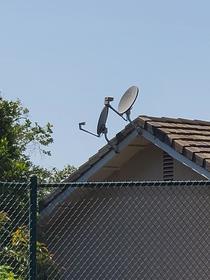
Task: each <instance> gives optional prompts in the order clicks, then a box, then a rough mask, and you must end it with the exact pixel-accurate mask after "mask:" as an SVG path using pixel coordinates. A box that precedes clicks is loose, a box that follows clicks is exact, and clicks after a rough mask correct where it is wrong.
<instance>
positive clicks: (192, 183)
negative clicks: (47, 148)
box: [39, 181, 210, 189]
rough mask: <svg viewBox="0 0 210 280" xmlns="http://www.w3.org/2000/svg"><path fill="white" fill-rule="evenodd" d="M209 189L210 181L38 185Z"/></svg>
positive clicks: (52, 184) (50, 185)
mask: <svg viewBox="0 0 210 280" xmlns="http://www.w3.org/2000/svg"><path fill="white" fill-rule="evenodd" d="M153 186H154V187H170V186H171V187H172V186H180V187H185V186H186V187H195V186H204V187H210V181H120V182H69V183H50V184H47V183H45V184H43V183H42V184H39V188H63V189H66V188H69V187H70V188H79V187H81V188H104V187H105V188H107V187H120V188H121V187H153Z"/></svg>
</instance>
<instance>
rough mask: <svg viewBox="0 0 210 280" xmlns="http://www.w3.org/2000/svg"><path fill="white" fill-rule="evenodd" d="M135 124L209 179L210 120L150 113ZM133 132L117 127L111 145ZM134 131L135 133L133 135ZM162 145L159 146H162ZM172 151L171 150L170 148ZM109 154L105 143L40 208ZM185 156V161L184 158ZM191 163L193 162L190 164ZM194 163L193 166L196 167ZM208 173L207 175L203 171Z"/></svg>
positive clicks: (153, 139) (117, 143)
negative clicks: (117, 131) (118, 129)
mask: <svg viewBox="0 0 210 280" xmlns="http://www.w3.org/2000/svg"><path fill="white" fill-rule="evenodd" d="M134 124H135V125H138V126H139V127H140V128H141V131H142V136H143V137H146V138H147V140H149V141H151V142H153V143H154V144H157V145H158V146H159V147H161V148H164V149H165V150H166V148H168V149H169V153H171V155H172V156H174V157H175V158H176V159H177V160H180V161H182V162H183V163H185V164H187V165H188V166H189V165H190V166H191V168H194V170H196V171H197V172H198V173H200V174H204V175H205V177H206V178H208V179H210V122H207V121H201V120H188V119H181V118H166V117H162V118H159V117H150V116H139V117H138V118H136V119H135V120H134ZM134 132H136V130H135V128H134V126H133V125H131V124H129V125H127V126H126V127H125V128H124V129H123V130H122V131H120V132H119V133H118V134H117V135H116V136H115V137H114V138H113V139H112V140H111V143H112V144H113V145H121V143H123V142H124V147H125V145H126V144H128V142H126V139H128V138H129V136H131V135H132V134H133V133H134ZM136 135H137V132H136V134H134V137H136ZM161 145H162V146H161ZM171 151H172V152H171ZM110 152H111V153H112V157H113V156H114V154H115V153H114V151H113V149H112V147H111V146H110V145H105V146H104V147H103V148H101V149H100V150H99V151H98V152H97V153H96V154H95V155H94V156H92V157H91V158H89V160H88V161H87V162H86V163H84V164H83V165H81V166H80V167H79V169H78V170H77V171H75V172H74V173H73V174H72V175H70V177H69V178H67V179H66V180H65V181H64V182H63V183H64V184H65V183H67V184H66V185H65V186H64V188H58V189H56V190H55V192H53V193H52V194H51V195H49V197H47V198H46V199H45V201H44V202H43V208H44V207H46V206H47V205H49V204H50V203H51V201H52V200H54V199H56V198H58V197H59V196H60V194H61V193H64V192H65V191H66V192H67V191H68V193H69V194H70V193H71V191H72V190H71V189H69V188H68V186H69V185H68V183H70V182H79V181H80V180H81V178H82V176H83V175H84V176H85V174H87V173H88V172H90V171H92V170H94V167H95V166H96V165H97V164H98V163H100V162H101V161H102V162H103V159H105V158H106V157H108V156H109V154H110ZM184 159H186V160H187V162H185V161H184ZM189 163H192V164H189ZM195 167H196V168H195ZM206 174H207V175H206Z"/></svg>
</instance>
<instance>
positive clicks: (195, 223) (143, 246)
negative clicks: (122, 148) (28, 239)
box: [39, 182, 210, 280]
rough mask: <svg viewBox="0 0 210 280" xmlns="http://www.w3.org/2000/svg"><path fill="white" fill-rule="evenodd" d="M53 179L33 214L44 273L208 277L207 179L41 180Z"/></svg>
mask: <svg viewBox="0 0 210 280" xmlns="http://www.w3.org/2000/svg"><path fill="white" fill-rule="evenodd" d="M55 187H56V188H57V190H56V192H57V193H58V189H59V188H60V189H61V191H60V192H62V195H60V196H57V197H55V198H54V199H52V200H51V201H48V206H46V207H45V208H44V209H43V210H42V212H41V217H40V221H39V232H40V234H41V235H42V239H43V241H44V242H46V243H47V245H48V248H49V250H50V252H51V254H52V259H53V264H54V265H53V267H51V268H50V269H48V272H47V274H48V279H61V280H62V279H65V280H66V279H72V280H74V279H75V280H90V279H91V280H106V279H107V280H118V279H125V280H136V279H141V280H151V279H152V280H153V279H154V280H158V279H161V280H169V279H173V280H176V279H177V280H182V279H183V280H207V279H209V276H210V273H209V272H210V271H209V267H210V263H209V252H210V250H209V249H210V248H209V245H210V240H209V231H210V224H209V217H210V201H209V191H210V186H209V184H207V183H205V182H202V183H198V182H197V183H195V182H194V183H191V182H188V183H181V182H173V183H145V182H144V183H97V184H94V183H92V184H91V183H86V184H77V185H75V184H72V185H48V186H47V185H42V186H41V188H44V189H46V190H47V191H49V190H50V188H55ZM70 189H71V191H69V190H70ZM67 194H68V195H67Z"/></svg>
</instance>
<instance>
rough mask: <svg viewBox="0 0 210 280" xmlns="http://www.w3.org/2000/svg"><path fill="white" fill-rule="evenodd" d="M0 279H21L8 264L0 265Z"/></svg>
mask: <svg viewBox="0 0 210 280" xmlns="http://www.w3.org/2000/svg"><path fill="white" fill-rule="evenodd" d="M0 280H22V278H20V277H18V276H17V275H15V274H14V273H13V272H12V268H11V266H9V265H0Z"/></svg>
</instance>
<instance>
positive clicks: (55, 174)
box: [0, 98, 76, 183]
mask: <svg viewBox="0 0 210 280" xmlns="http://www.w3.org/2000/svg"><path fill="white" fill-rule="evenodd" d="M52 133H53V131H52V125H51V124H50V123H47V124H46V125H45V126H40V125H39V124H38V123H37V122H32V121H31V120H30V118H29V110H28V109H27V108H24V107H23V106H22V104H21V102H20V100H17V101H8V100H5V99H3V98H0V181H18V182H20V181H26V180H28V178H29V176H30V175H32V174H36V175H37V177H38V178H39V181H40V182H42V183H54V182H60V181H62V180H63V179H65V178H67V177H68V176H69V175H70V174H71V173H72V172H74V171H75V169H76V168H75V167H74V166H71V165H67V166H66V167H64V169H63V170H58V169H56V168H53V169H51V170H48V169H46V168H43V167H40V166H37V165H34V164H33V163H32V161H31V159H30V155H29V154H30V152H32V151H33V153H35V152H38V153H39V154H44V155H47V156H50V155H51V152H50V150H49V149H47V148H48V146H49V145H50V144H51V143H52V142H53V138H52Z"/></svg>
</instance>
